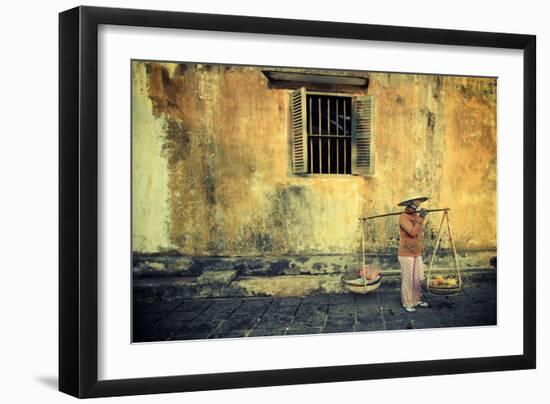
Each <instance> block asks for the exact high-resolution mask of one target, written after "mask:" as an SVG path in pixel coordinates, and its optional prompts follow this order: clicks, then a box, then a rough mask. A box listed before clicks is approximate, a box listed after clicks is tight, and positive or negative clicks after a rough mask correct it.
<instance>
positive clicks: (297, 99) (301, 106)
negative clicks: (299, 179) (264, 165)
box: [290, 87, 308, 174]
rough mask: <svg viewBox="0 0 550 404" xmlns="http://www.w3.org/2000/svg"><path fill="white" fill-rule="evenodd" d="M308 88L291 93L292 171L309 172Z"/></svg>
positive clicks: (297, 172) (298, 172) (296, 172)
mask: <svg viewBox="0 0 550 404" xmlns="http://www.w3.org/2000/svg"><path fill="white" fill-rule="evenodd" d="M306 114H307V111H306V89H305V88H304V87H302V88H299V89H297V90H294V91H292V93H291V94H290V115H291V121H292V172H293V173H294V174H305V173H307V167H308V165H307V127H306V122H307V119H306Z"/></svg>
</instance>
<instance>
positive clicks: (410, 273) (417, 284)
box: [397, 255, 424, 307]
mask: <svg viewBox="0 0 550 404" xmlns="http://www.w3.org/2000/svg"><path fill="white" fill-rule="evenodd" d="M397 259H398V260H399V265H400V266H401V302H402V303H403V306H406V307H414V306H416V305H417V304H418V303H419V302H420V292H421V290H422V279H423V278H424V262H423V261H422V256H421V255H419V256H418V257H404V256H398V257H397Z"/></svg>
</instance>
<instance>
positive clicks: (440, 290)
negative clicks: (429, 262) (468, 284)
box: [423, 277, 462, 296]
mask: <svg viewBox="0 0 550 404" xmlns="http://www.w3.org/2000/svg"><path fill="white" fill-rule="evenodd" d="M447 279H453V280H454V282H456V283H454V284H449V283H447V282H448V281H447V280H444V282H445V283H443V284H438V279H437V278H431V279H428V278H426V279H424V281H423V286H424V289H425V290H426V291H427V292H428V293H431V294H434V295H444V296H450V295H457V294H459V293H460V290H461V289H462V280H461V279H458V278H456V277H452V278H447Z"/></svg>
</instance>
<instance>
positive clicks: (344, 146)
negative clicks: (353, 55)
mask: <svg viewBox="0 0 550 404" xmlns="http://www.w3.org/2000/svg"><path fill="white" fill-rule="evenodd" d="M306 105H307V133H308V142H307V145H308V156H309V172H310V173H313V174H351V164H350V161H349V157H350V155H351V131H350V128H351V97H346V96H340V95H338V96H335V95H330V94H327V95H324V94H318V93H316V94H308V95H307V103H306Z"/></svg>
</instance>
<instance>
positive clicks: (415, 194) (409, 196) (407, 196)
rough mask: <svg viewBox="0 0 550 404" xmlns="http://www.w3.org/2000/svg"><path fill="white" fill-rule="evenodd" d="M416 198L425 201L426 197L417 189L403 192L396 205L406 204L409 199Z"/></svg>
mask: <svg viewBox="0 0 550 404" xmlns="http://www.w3.org/2000/svg"><path fill="white" fill-rule="evenodd" d="M416 199H420V200H421V201H422V202H424V201H427V200H428V199H430V198H428V197H427V196H426V195H424V194H423V193H421V192H418V191H417V190H414V191H409V192H407V193H406V194H405V197H404V198H403V199H402V200H401V202H399V203H398V204H397V206H407V205H408V203H409V202H410V201H414V200H416Z"/></svg>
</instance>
